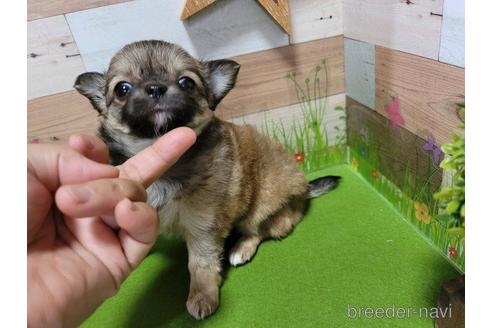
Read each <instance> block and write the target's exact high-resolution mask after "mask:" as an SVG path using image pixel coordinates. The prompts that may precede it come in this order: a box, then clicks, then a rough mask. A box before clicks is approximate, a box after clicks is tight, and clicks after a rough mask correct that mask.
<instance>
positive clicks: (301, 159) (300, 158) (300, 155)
mask: <svg viewBox="0 0 492 328" xmlns="http://www.w3.org/2000/svg"><path fill="white" fill-rule="evenodd" d="M295 158H296V162H297V163H302V162H304V153H303V152H298V153H296V155H295Z"/></svg>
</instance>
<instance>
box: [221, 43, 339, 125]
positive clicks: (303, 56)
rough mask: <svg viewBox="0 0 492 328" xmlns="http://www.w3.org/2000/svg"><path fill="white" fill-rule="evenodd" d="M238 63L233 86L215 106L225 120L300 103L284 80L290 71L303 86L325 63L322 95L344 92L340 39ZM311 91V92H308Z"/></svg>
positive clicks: (241, 59)
mask: <svg viewBox="0 0 492 328" xmlns="http://www.w3.org/2000/svg"><path fill="white" fill-rule="evenodd" d="M234 59H235V60H236V61H237V62H238V63H240V64H241V70H240V71H239V77H238V81H237V83H236V87H235V88H234V89H233V90H232V91H231V92H230V94H229V95H228V96H226V98H225V99H224V100H223V103H222V104H220V105H219V107H218V109H217V110H218V113H219V114H220V115H221V116H222V117H224V118H232V117H238V116H243V115H246V114H251V113H256V112H261V111H265V110H268V109H272V108H277V107H283V106H288V105H291V104H295V103H298V102H299V99H298V98H297V95H296V92H295V88H294V84H293V82H292V81H291V80H288V79H287V78H286V75H287V74H288V73H290V72H294V73H296V78H297V80H298V81H299V83H300V84H301V85H304V86H305V84H304V78H305V77H310V78H311V87H312V83H313V81H314V79H313V77H314V69H315V67H316V66H317V65H320V64H321V61H322V60H325V62H326V66H327V79H325V77H324V72H320V77H319V78H320V86H321V88H320V89H321V90H323V91H324V90H325V89H326V90H327V92H326V94H322V95H321V96H330V95H336V94H339V93H343V92H344V90H345V88H344V65H343V37H341V36H340V37H333V38H329V39H320V40H316V41H310V42H305V43H299V44H293V45H290V46H287V47H282V48H276V49H271V50H267V51H262V52H258V53H255V54H248V55H243V56H238V57H234ZM311 92H312V89H311Z"/></svg>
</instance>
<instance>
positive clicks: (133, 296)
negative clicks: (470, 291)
mask: <svg viewBox="0 0 492 328" xmlns="http://www.w3.org/2000/svg"><path fill="white" fill-rule="evenodd" d="M326 174H336V175H341V176H342V177H343V180H342V182H341V184H340V186H339V187H338V188H337V189H336V190H335V191H333V192H331V193H329V194H327V195H324V196H322V197H320V198H318V199H315V200H313V201H312V202H311V204H310V206H309V210H308V212H307V215H306V217H305V218H304V220H303V221H302V222H301V223H300V224H299V226H298V227H297V228H296V229H295V230H294V232H293V233H292V234H291V235H290V236H289V237H287V238H286V239H284V240H282V241H268V242H265V243H263V244H262V245H261V246H260V247H259V250H258V253H257V254H256V256H255V257H254V259H253V261H252V262H251V263H248V264H246V265H244V266H242V267H239V268H230V269H228V270H227V272H226V277H225V280H224V283H223V286H222V289H221V298H220V302H221V304H220V306H219V309H218V311H217V312H216V313H215V314H214V315H213V316H212V317H210V318H208V319H206V320H204V321H200V322H199V321H195V320H194V319H192V318H191V317H190V316H189V315H188V313H187V312H186V307H185V302H186V297H187V292H188V281H189V275H188V272H187V265H186V261H187V255H186V249H185V246H184V244H183V243H182V242H177V241H169V240H164V239H163V238H161V239H159V241H158V243H157V245H156V247H155V249H154V250H153V252H152V253H151V254H150V255H149V256H148V257H147V258H146V260H145V261H144V262H143V263H142V265H141V266H140V267H139V268H138V269H137V270H136V271H135V272H134V273H133V274H132V275H131V276H130V277H129V278H128V279H127V280H126V281H125V283H124V284H123V286H122V288H121V290H120V291H119V292H118V294H117V295H116V296H114V297H113V298H111V299H109V300H108V301H106V302H105V303H104V304H103V306H102V307H101V308H100V309H99V310H98V311H97V312H96V313H94V314H93V315H92V317H90V318H89V319H88V320H87V321H86V323H85V324H84V327H195V326H196V327H228V328H230V327H255V328H258V327H269V328H270V327H412V328H413V327H433V320H432V319H430V318H425V316H426V315H425V311H431V308H433V307H434V306H435V303H436V298H437V294H438V291H439V285H440V283H441V282H443V281H445V280H448V279H450V278H453V277H455V276H457V275H458V272H457V271H456V270H455V269H454V268H453V267H452V265H451V264H450V263H448V262H447V260H446V259H444V258H443V257H442V256H441V255H440V254H439V253H438V252H437V251H436V250H435V249H434V248H433V247H432V246H430V244H428V243H427V242H426V241H425V240H424V239H422V237H420V236H419V235H418V233H417V232H416V231H415V230H414V229H413V228H412V226H410V225H409V224H408V223H406V222H405V221H404V220H403V219H402V218H401V217H400V216H399V215H398V213H397V212H396V211H394V210H393V209H392V207H391V206H390V205H389V204H388V203H387V202H386V201H385V200H384V199H383V198H381V196H379V195H378V194H377V193H376V192H375V191H374V190H373V189H372V188H371V187H370V186H369V185H368V184H366V183H365V181H364V180H363V179H362V177H360V176H359V175H358V174H357V173H356V172H354V171H353V170H352V169H351V168H350V167H349V166H348V165H340V166H335V167H331V168H328V169H325V170H323V171H319V172H316V173H315V174H311V175H310V178H315V177H317V176H321V175H326ZM349 306H350V307H351V308H352V310H351V311H350V316H349V315H348V307H349ZM359 307H364V308H367V307H369V308H374V309H376V308H383V310H386V311H387V315H388V316H389V317H390V318H381V319H378V318H352V317H353V316H354V315H355V310H354V308H359ZM393 307H394V315H392V311H393V310H391V309H392V308H393ZM388 308H389V310H388ZM399 308H402V309H403V308H404V309H405V312H403V310H400V312H399V314H400V318H397V312H396V310H398V309H399ZM421 309H423V310H421ZM421 311H422V312H421ZM403 313H404V314H403ZM429 313H430V312H429ZM421 314H422V316H423V317H422V318H421ZM429 315H430V314H429ZM402 316H404V318H401V317H402Z"/></svg>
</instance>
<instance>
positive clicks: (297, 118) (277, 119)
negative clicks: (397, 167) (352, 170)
mask: <svg viewBox="0 0 492 328" xmlns="http://www.w3.org/2000/svg"><path fill="white" fill-rule="evenodd" d="M320 101H322V102H323V103H326V107H324V111H323V113H324V117H323V118H324V119H323V122H322V124H323V125H324V126H325V128H326V131H327V136H328V144H329V145H330V146H331V145H335V143H336V137H337V136H340V137H344V136H345V127H346V123H345V118H344V114H343V113H341V112H339V111H336V110H335V108H336V107H338V106H341V107H342V108H345V94H344V93H341V94H338V95H334V96H330V97H326V98H322V99H320ZM302 120H303V115H302V108H301V105H300V104H294V105H289V106H285V107H280V108H276V109H272V110H269V111H266V112H262V113H254V114H249V115H245V116H241V117H236V118H232V119H229V121H231V122H233V123H236V124H251V125H253V126H255V127H256V128H257V130H258V131H260V132H264V130H265V128H269V129H271V125H272V124H282V126H283V127H284V129H285V132H286V133H287V134H290V133H291V131H292V127H293V125H294V124H297V126H299V124H302V123H300V122H302ZM265 125H267V126H265ZM335 127H338V130H337V129H336V128H335Z"/></svg>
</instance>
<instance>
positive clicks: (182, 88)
mask: <svg viewBox="0 0 492 328" xmlns="http://www.w3.org/2000/svg"><path fill="white" fill-rule="evenodd" d="M239 67H240V65H239V64H238V63H236V62H234V61H232V60H212V61H205V62H203V61H199V60H197V59H195V58H193V57H192V56H190V55H189V54H188V53H187V52H185V51H184V50H183V49H181V48H180V47H179V46H177V45H175V44H171V43H167V42H163V41H141V42H135V43H132V44H129V45H127V46H125V47H124V48H123V49H121V50H120V51H119V52H118V53H117V54H116V55H115V56H114V57H113V59H112V60H111V63H110V65H109V69H108V71H107V72H106V73H105V74H100V73H93V72H91V73H84V74H82V75H80V76H79V77H78V78H77V80H76V82H75V88H76V89H77V90H78V91H79V92H80V93H81V94H82V95H84V96H86V97H87V98H88V99H89V100H90V102H91V103H92V105H93V106H94V108H95V109H96V110H97V111H98V112H99V113H100V117H101V125H100V128H99V133H100V136H101V137H102V138H103V140H104V141H105V142H106V143H107V145H108V147H109V149H110V154H111V159H112V162H113V164H120V163H122V162H123V161H125V160H126V159H128V158H129V157H131V156H133V155H135V154H136V153H137V152H139V151H140V150H142V149H144V148H145V147H147V146H149V145H150V144H152V143H153V142H154V141H155V139H156V138H158V137H159V136H161V135H163V134H164V133H166V132H167V131H170V130H172V129H174V128H176V127H179V126H188V127H190V128H192V129H194V131H195V132H196V133H197V135H198V137H197V142H196V143H195V145H194V146H193V147H192V148H191V149H190V150H188V152H187V153H186V154H185V155H184V156H183V157H182V158H181V159H180V160H179V161H178V162H177V163H176V164H175V165H174V166H173V167H172V168H171V169H170V170H169V171H168V172H166V174H165V175H164V176H162V177H161V178H160V179H159V180H158V181H157V182H155V183H154V184H152V185H151V186H150V187H149V188H148V190H147V191H148V195H149V197H148V202H149V203H150V204H151V205H152V206H154V207H155V208H156V209H157V211H158V213H159V218H160V221H161V231H162V232H163V233H170V234H175V235H179V236H181V237H182V238H184V239H185V241H186V245H187V248H188V253H189V263H188V269H189V271H190V276H191V281H190V289H189V296H188V300H187V302H186V307H187V309H188V312H189V313H190V314H191V315H192V316H193V317H195V318H196V319H203V318H205V317H207V316H209V315H210V314H212V313H213V312H214V311H215V310H216V309H217V306H218V304H219V287H220V284H221V257H222V255H223V253H224V240H225V239H226V237H227V236H228V235H229V234H230V232H231V230H232V229H236V230H237V231H238V232H239V233H240V234H241V237H240V239H239V240H238V241H237V243H236V244H235V246H234V247H233V248H232V249H231V251H230V255H229V261H230V263H231V264H232V265H234V266H236V265H240V264H243V263H245V262H247V261H249V260H250V259H251V257H252V256H253V255H254V254H255V252H256V249H257V247H258V245H259V244H260V242H261V241H262V240H265V239H269V238H274V239H278V238H282V237H285V236H286V235H287V234H289V232H290V231H291V230H292V229H293V227H294V226H295V225H296V224H297V223H298V222H299V221H300V220H301V218H302V215H303V211H304V207H305V204H306V200H307V199H308V198H310V197H315V196H318V195H320V194H323V193H325V192H327V191H329V190H331V189H333V188H335V187H336V185H337V183H338V179H339V177H335V176H328V177H324V178H320V179H317V180H315V181H312V182H311V183H308V182H307V181H306V179H305V177H304V174H303V172H302V171H301V170H300V169H299V167H298V165H297V163H296V162H295V160H294V158H293V156H290V155H288V154H287V152H286V151H285V150H284V149H283V148H282V146H281V145H280V144H278V143H275V142H273V141H272V140H270V139H269V138H267V137H265V136H263V135H261V134H259V133H258V132H257V131H256V130H255V129H254V128H253V127H252V126H248V125H246V126H237V125H234V124H231V123H228V122H224V121H222V120H220V119H218V118H216V117H215V116H214V110H215V108H216V107H217V105H218V104H219V103H220V101H221V100H222V99H223V98H224V97H225V95H226V94H227V93H228V92H229V91H230V90H231V89H232V87H233V86H234V84H235V81H236V77H237V75H238V72H239Z"/></svg>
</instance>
